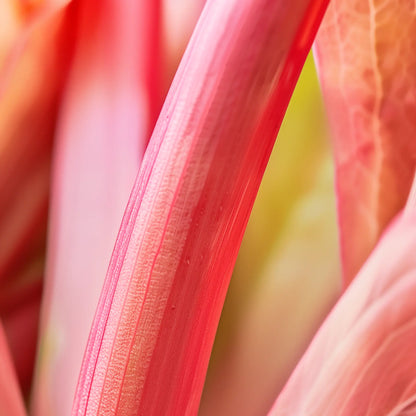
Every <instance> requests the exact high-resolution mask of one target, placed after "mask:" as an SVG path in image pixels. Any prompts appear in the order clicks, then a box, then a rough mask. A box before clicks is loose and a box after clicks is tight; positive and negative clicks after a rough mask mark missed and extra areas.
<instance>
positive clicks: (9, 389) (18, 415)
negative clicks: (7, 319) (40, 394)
mask: <svg viewBox="0 0 416 416" xmlns="http://www.w3.org/2000/svg"><path fill="white" fill-rule="evenodd" d="M0 414H1V415H7V416H25V415H26V411H25V408H24V404H23V399H22V395H21V392H20V389H19V385H18V381H17V377H16V373H15V368H14V365H13V362H12V357H11V354H10V351H9V346H8V342H7V339H6V335H5V333H4V330H3V325H2V323H1V322H0Z"/></svg>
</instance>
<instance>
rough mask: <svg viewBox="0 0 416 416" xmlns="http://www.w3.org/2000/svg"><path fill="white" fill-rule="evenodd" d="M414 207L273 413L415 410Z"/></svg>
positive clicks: (342, 415) (382, 245) (388, 235)
mask: <svg viewBox="0 0 416 416" xmlns="http://www.w3.org/2000/svg"><path fill="white" fill-rule="evenodd" d="M409 201H410V202H409V204H411V203H412V202H411V200H409ZM415 208H416V207H415V206H414V201H413V206H412V207H409V208H408V209H406V211H405V213H404V214H401V215H400V216H399V217H398V218H397V219H396V220H395V221H394V223H393V224H392V225H391V226H390V227H389V228H388V229H387V231H386V232H385V234H384V235H383V237H382V239H381V241H380V242H379V244H378V245H377V247H376V249H375V250H374V252H373V253H372V254H371V256H370V258H369V259H368V261H367V262H366V264H365V265H364V267H363V268H362V270H361V271H360V273H359V274H358V275H357V277H356V279H355V280H354V282H353V283H352V284H351V286H350V287H349V288H348V290H347V291H346V293H345V294H344V295H343V297H342V298H341V300H340V301H339V302H338V304H337V305H336V307H335V308H334V310H333V311H332V313H331V314H330V316H329V317H328V319H327V320H326V322H325V323H324V325H323V326H322V328H321V329H320V331H319V332H318V334H317V335H316V337H315V339H314V340H313V342H312V344H311V346H310V347H309V349H308V351H307V352H306V354H305V355H304V357H303V358H302V360H301V361H300V363H299V364H298V367H297V368H296V370H295V372H294V373H293V375H292V377H291V378H290V380H289V382H288V384H287V385H286V387H285V389H284V390H283V393H282V394H281V395H280V397H278V399H277V401H276V403H275V405H274V407H273V408H272V410H271V412H270V415H273V416H278V415H290V416H296V415H304V414H308V415H311V416H312V415H317V416H318V415H319V416H322V415H334V414H336V415H339V416H347V415H352V414H354V415H361V414H362V415H364V414H365V415H368V416H371V415H374V416H376V415H381V414H383V415H387V414H389V415H398V414H407V413H406V412H405V411H408V410H409V408H410V407H412V406H414V405H415V397H416V382H415V379H416V355H415V353H414V345H415V342H416V319H415V316H416V303H415V301H414V300H415V296H416V257H415V256H414V248H415V247H416V209H415ZM402 412H403V413H402Z"/></svg>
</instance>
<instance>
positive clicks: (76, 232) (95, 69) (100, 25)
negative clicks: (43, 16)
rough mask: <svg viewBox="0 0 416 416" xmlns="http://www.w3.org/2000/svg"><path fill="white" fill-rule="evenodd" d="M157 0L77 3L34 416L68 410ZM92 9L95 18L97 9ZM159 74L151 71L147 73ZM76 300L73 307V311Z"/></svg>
mask: <svg viewBox="0 0 416 416" xmlns="http://www.w3.org/2000/svg"><path fill="white" fill-rule="evenodd" d="M159 7H160V6H159V4H158V2H157V1H152V2H148V1H136V0H123V1H121V0H116V1H113V0H105V1H102V2H101V3H100V10H99V12H97V3H96V1H95V0H85V1H83V2H81V3H80V4H79V6H78V9H77V19H78V33H77V36H76V48H75V54H74V61H73V64H72V67H71V72H70V76H69V81H68V84H67V86H66V90H65V95H64V97H63V100H62V104H61V112H60V119H59V124H58V129H57V133H56V143H55V152H54V167H53V189H52V202H51V212H50V218H51V220H50V223H49V241H48V263H47V274H46V282H45V291H44V296H43V298H44V299H43V310H42V318H43V319H42V329H41V333H40V347H39V358H38V366H37V373H36V378H35V380H34V385H35V390H34V393H33V398H32V414H33V415H39V416H47V415H58V414H59V415H69V414H70V412H71V408H72V402H73V398H74V395H75V388H76V383H77V379H78V375H79V371H80V368H81V364H82V357H83V354H84V351H85V347H86V344H87V340H88V334H89V330H90V328H91V324H92V321H93V318H94V312H95V308H96V305H97V303H98V299H99V295H100V290H101V288H102V286H103V282H104V278H105V274H106V270H107V267H108V263H109V261H110V258H111V251H112V249H113V246H114V242H115V240H116V237H117V231H118V229H119V226H120V221H121V218H122V215H123V211H124V208H125V206H126V204H127V201H128V197H129V193H130V190H131V188H132V186H133V184H134V179H135V176H136V173H137V171H138V169H139V166H140V162H141V159H142V156H143V153H144V149H145V147H146V143H147V141H148V132H149V131H150V129H151V128H152V127H153V126H152V125H151V121H152V119H154V118H155V116H154V114H153V113H152V111H154V109H153V108H152V105H153V99H154V97H155V96H158V92H157V91H153V90H152V88H155V85H158V84H159V82H158V80H154V81H153V80H150V79H149V77H150V75H151V69H153V68H156V65H157V64H158V53H159V49H158V47H157V46H158V45H156V44H154V43H151V42H148V40H149V39H157V34H158V33H159V27H158V26H157V24H156V22H158V20H159V19H158V18H159V13H160V11H159ZM97 13H98V14H97ZM154 74H157V71H156V70H155V71H154V72H153V76H155V75H154ZM74 305H76V307H74Z"/></svg>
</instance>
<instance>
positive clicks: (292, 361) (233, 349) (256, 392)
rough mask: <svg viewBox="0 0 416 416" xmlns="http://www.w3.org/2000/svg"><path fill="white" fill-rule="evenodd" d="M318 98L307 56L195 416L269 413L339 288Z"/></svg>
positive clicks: (329, 164)
mask: <svg viewBox="0 0 416 416" xmlns="http://www.w3.org/2000/svg"><path fill="white" fill-rule="evenodd" d="M320 98H321V97H320V90H319V85H318V81H317V78H316V73H315V69H314V65H313V58H312V55H310V56H309V57H308V58H307V60H306V62H305V65H304V67H303V69H302V73H301V75H300V77H299V80H298V82H297V84H296V88H295V90H294V92H293V96H292V98H291V100H290V103H289V107H288V109H287V112H286V114H285V118H284V120H283V123H282V126H281V128H280V131H279V134H278V137H277V143H276V146H275V147H274V149H273V152H272V154H271V157H270V161H269V163H268V165H267V168H266V171H265V174H264V177H263V179H262V183H261V186H260V189H259V193H258V195H257V197H256V202H255V204H254V206H253V211H252V213H251V214H250V220H249V222H248V225H247V229H246V231H245V233H244V238H243V241H242V244H241V248H240V250H239V254H238V258H237V262H236V265H235V267H234V271H233V276H232V278H231V282H230V287H229V289H228V292H227V297H226V300H225V304H224V308H223V310H222V312H221V319H220V323H219V326H218V330H217V334H216V337H215V344H214V349H213V351H212V354H211V358H210V363H209V367H208V373H207V379H206V382H205V385H204V391H203V394H202V398H201V406H200V410H199V416H210V415H216V416H221V415H224V416H228V415H232V414H238V415H239V416H257V415H264V414H266V412H267V411H268V410H269V409H270V407H271V405H272V404H273V402H274V400H275V399H276V394H277V392H278V391H279V389H281V388H282V387H283V386H284V384H285V383H286V381H287V379H288V378H289V376H290V374H291V372H292V371H293V369H294V367H295V366H296V363H297V362H298V360H299V359H300V357H301V356H302V355H303V353H304V351H305V350H306V347H307V345H308V344H309V342H310V340H311V339H312V337H313V335H314V334H315V332H316V330H317V329H318V327H319V325H320V324H321V322H322V321H323V319H324V318H325V316H326V315H327V313H328V312H329V310H330V308H331V306H332V305H333V304H334V302H335V301H336V299H337V297H338V296H339V294H340V289H341V280H340V277H341V276H340V267H339V256H338V244H337V239H338V234H337V227H336V211H335V196H334V190H333V166H332V156H331V151H330V148H329V143H328V137H327V131H326V128H325V127H326V126H325V123H324V109H323V103H322V102H321V99H320ZM299 120H302V123H299ZM299 166H302V172H303V174H302V175H299ZM299 259H302V261H299Z"/></svg>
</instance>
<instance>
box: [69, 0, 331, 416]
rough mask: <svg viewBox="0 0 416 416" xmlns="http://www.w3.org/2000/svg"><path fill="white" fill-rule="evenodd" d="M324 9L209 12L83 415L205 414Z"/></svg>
mask: <svg viewBox="0 0 416 416" xmlns="http://www.w3.org/2000/svg"><path fill="white" fill-rule="evenodd" d="M325 8H326V2H319V1H315V2H314V1H312V2H307V1H296V2H292V3H291V4H290V5H288V4H287V3H286V2H280V1H278V2H276V1H269V0H263V1H250V0H247V1H243V2H241V1H229V0H227V1H225V0H224V1H216V2H208V3H207V5H206V7H205V9H204V11H203V13H202V16H201V18H200V20H199V22H198V26H197V28H196V31H195V32H194V34H193V37H192V39H191V42H190V44H189V46H188V49H187V52H186V53H185V56H184V58H183V60H182V63H181V66H180V68H179V70H178V73H177V76H176V77H175V80H174V82H173V85H172V88H171V90H170V93H169V95H168V97H167V100H166V102H165V106H164V108H163V109H162V112H161V115H160V117H159V121H158V124H157V126H156V129H155V131H154V134H153V137H152V139H151V141H150V144H149V147H148V149H147V151H146V155H145V159H144V161H143V165H142V169H141V171H140V173H139V176H138V179H137V181H136V184H135V187H134V189H133V192H132V195H131V198H130V202H129V204H128V207H127V210H126V212H125V215H124V219H123V223H122V226H121V231H120V233H119V236H118V239H117V243H116V247H115V251H114V254H113V257H112V260H111V263H110V268H109V272H108V275H107V279H106V282H105V285H104V290H103V292H102V296H101V300H100V303H99V306H98V309H97V314H96V318H95V321H94V324H93V328H92V331H91V333H90V339H89V342H88V347H87V351H86V356H85V359H84V363H83V368H82V370H81V376H80V380H79V385H78V389H77V394H76V399H75V404H74V408H73V415H87V414H88V415H94V414H95V415H98V414H145V415H152V414H154V415H158V414H169V415H186V414H195V413H196V411H197V408H198V404H199V397H200V394H201V390H202V385H203V382H204V377H205V371H206V367H207V364H208V359H209V355H210V351H211V346H212V343H213V338H214V334H215V330H216V326H217V323H218V319H219V315H220V312H221V308H222V304H223V300H224V296H225V291H226V288H227V285H228V280H229V278H230V274H231V271H232V267H233V264H234V261H235V257H236V255H237V251H238V247H239V244H240V242H241V238H242V234H243V231H244V227H245V225H246V222H247V218H248V215H249V212H250V210H251V207H252V204H253V201H254V197H255V194H256V192H257V189H258V186H259V182H260V179H261V177H262V174H263V171H264V168H265V165H266V162H267V159H268V157H269V154H270V150H271V147H272V144H273V142H274V139H275V136H276V134H277V129H278V127H279V124H280V122H281V119H282V117H283V113H284V110H285V109H286V106H287V102H288V100H289V97H290V94H291V92H292V89H293V86H294V83H295V81H296V79H297V76H298V74H299V72H300V69H301V66H302V64H303V62H304V59H305V57H306V54H307V51H308V50H309V48H310V44H311V42H312V39H313V37H314V34H315V32H316V29H317V26H318V25H319V22H320V19H321V18H322V15H323V12H324V10H325ZM243 51H245V53H244V52H243ZM259 74H260V75H259ZM172 357H174V359H172Z"/></svg>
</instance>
